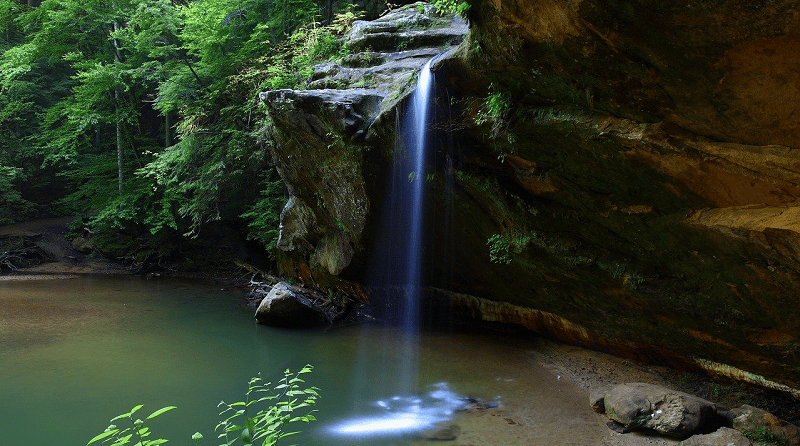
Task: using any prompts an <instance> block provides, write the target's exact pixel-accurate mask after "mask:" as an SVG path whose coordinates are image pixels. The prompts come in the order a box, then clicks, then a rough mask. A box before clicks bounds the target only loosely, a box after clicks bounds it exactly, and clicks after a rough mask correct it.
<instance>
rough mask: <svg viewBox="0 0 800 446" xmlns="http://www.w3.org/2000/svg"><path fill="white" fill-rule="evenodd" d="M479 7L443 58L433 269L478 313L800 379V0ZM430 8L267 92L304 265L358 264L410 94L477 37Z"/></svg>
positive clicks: (359, 30)
mask: <svg viewBox="0 0 800 446" xmlns="http://www.w3.org/2000/svg"><path fill="white" fill-rule="evenodd" d="M471 3H472V7H471V9H470V11H469V12H468V15H469V23H470V28H471V30H470V35H469V37H468V38H467V39H466V40H465V41H464V42H463V43H462V44H461V45H460V46H459V47H458V49H457V50H456V51H452V52H450V53H448V55H447V56H446V57H442V58H441V59H439V60H438V62H437V64H436V65H435V66H434V72H435V75H436V77H437V79H438V80H437V82H439V83H440V84H443V85H446V86H447V93H448V94H449V96H448V97H447V99H448V100H447V101H444V100H442V101H440V102H446V103H447V104H449V105H452V113H451V116H449V117H448V118H447V119H448V121H447V122H440V123H437V124H435V126H437V127H438V128H444V129H446V130H449V132H448V138H449V140H448V142H447V144H442V145H441V146H447V147H446V148H444V149H443V148H441V147H439V148H438V149H437V150H440V151H442V152H447V153H446V157H445V156H444V155H442V156H441V157H440V158H437V160H439V161H441V160H443V159H445V158H446V159H447V160H448V161H447V162H439V161H437V165H435V166H432V170H431V175H430V177H429V178H426V187H427V188H428V189H429V190H428V193H429V197H430V199H429V200H427V201H426V203H428V204H427V207H428V208H427V209H426V213H427V214H428V215H432V216H434V217H431V220H430V222H429V224H428V230H429V239H430V240H431V246H432V248H431V249H427V248H426V251H425V252H426V255H427V257H426V260H425V267H426V271H429V273H427V276H426V285H429V286H430V287H431V289H433V288H437V289H440V290H445V293H444V294H447V295H448V296H461V297H459V298H457V299H456V298H451V299H450V301H451V303H453V302H454V301H457V302H456V303H455V304H454V305H460V306H461V307H463V308H464V310H463V311H464V312H465V313H469V314H470V315H472V316H474V317H478V318H484V319H487V320H495V321H503V322H507V323H514V324H519V325H522V326H525V327H529V328H531V329H532V330H536V331H540V332H544V333H548V334H550V335H552V336H555V337H557V338H561V339H565V340H567V341H573V342H580V343H581V344H582V345H590V346H593V347H596V348H603V349H607V350H610V351H614V352H625V353H627V354H630V355H631V356H634V357H636V358H637V359H640V360H645V361H653V362H658V363H662V364H664V363H667V364H671V365H685V364H687V363H690V364H696V362H695V361H694V360H695V359H696V358H701V359H703V360H708V361H711V362H714V363H719V364H730V365H734V366H736V367H738V368H739V369H742V370H744V371H746V372H753V373H756V374H758V375H763V376H765V377H767V378H771V379H774V380H776V381H779V382H781V383H784V384H789V385H793V386H795V387H800V337H798V333H800V305H798V304H799V303H800V300H798V297H797V296H800V226H798V224H797V218H795V217H797V216H798V211H797V209H799V208H800V206H798V198H800V187H799V186H798V184H800V164H798V162H797V154H796V153H795V152H796V150H797V148H800V125H799V124H798V122H800V121H797V120H796V119H795V118H793V116H796V114H797V113H795V109H796V108H797V107H800V100H798V99H800V90H798V89H797V85H798V84H800V82H797V80H800V79H798V76H800V75H799V74H798V73H800V70H799V69H798V68H800V67H798V64H800V60H798V54H800V50H799V49H798V46H800V44H799V43H798V42H800V38H798V37H797V36H798V35H800V20H799V18H800V16H799V15H800V7H798V6H797V5H796V2H789V1H781V0H776V1H769V2H766V1H765V2H752V1H744V0H723V1H716V2H704V1H689V0H678V1H674V2H647V1H644V0H635V1H630V2H607V1H600V0H562V1H544V0H474V1H471ZM428 8H429V7H428V6H426V5H424V4H420V5H419V6H417V5H411V6H409V7H406V8H405V9H403V10H402V11H395V12H393V13H392V14H390V15H387V16H385V17H383V18H381V19H380V20H377V21H373V22H362V23H358V24H357V26H356V27H355V30H354V32H353V33H351V35H350V36H349V37H348V39H349V42H350V44H351V45H352V46H353V48H359V49H360V50H359V51H360V52H355V53H353V54H351V55H349V56H347V57H345V58H342V59H341V60H336V61H331V62H329V63H326V64H322V65H319V66H317V67H316V68H315V72H314V74H313V75H312V77H311V79H309V83H308V88H307V89H306V90H302V91H274V92H267V93H265V94H263V95H262V100H263V101H264V102H265V104H266V106H267V109H268V113H269V115H270V117H271V119H272V122H273V135H272V136H273V137H272V150H273V155H274V159H275V162H276V165H277V166H278V169H279V172H280V174H281V176H282V178H283V179H284V181H285V182H286V183H287V186H288V189H289V193H290V195H291V199H290V204H289V205H287V208H286V210H285V211H284V214H283V218H282V223H281V225H282V227H281V238H280V241H279V247H280V249H281V250H282V253H283V254H284V255H285V256H288V257H290V260H287V261H284V264H286V265H289V266H287V267H284V271H285V272H287V273H289V274H294V275H296V276H297V277H299V278H300V280H301V281H303V282H304V283H309V284H311V283H317V284H323V283H325V280H322V279H323V278H324V277H323V276H327V277H328V278H331V277H333V278H340V277H345V278H347V279H348V280H354V281H358V280H360V279H362V278H363V271H364V270H365V269H366V266H365V265H366V264H367V263H368V261H369V258H370V254H371V250H373V249H374V248H375V246H374V245H375V244H377V243H379V241H378V240H379V236H380V234H376V233H375V232H374V231H375V229H374V228H375V227H376V226H377V225H376V221H377V220H378V219H379V214H380V211H379V208H380V201H381V199H382V194H383V189H382V186H383V184H384V180H385V178H386V176H387V175H388V172H390V169H389V164H390V161H389V159H390V156H389V154H390V153H391V151H392V150H393V147H394V130H395V129H394V126H395V123H396V121H395V118H396V117H397V116H398V112H397V109H398V104H402V102H401V101H402V99H403V98H404V97H405V96H406V95H407V93H408V91H409V88H410V87H409V85H411V82H412V80H413V78H414V73H415V72H416V71H417V70H418V69H419V67H421V66H422V65H423V64H424V63H425V62H426V61H427V60H429V59H430V58H431V57H433V56H434V55H436V54H439V53H442V52H443V51H445V50H446V49H447V48H448V47H450V45H451V43H453V42H454V41H456V40H458V38H459V37H455V36H459V35H461V34H462V33H463V32H465V31H466V25H465V23H464V22H463V21H459V20H457V19H453V18H452V17H449V18H443V17H439V16H436V15H435V14H429V13H428V12H429V10H428ZM420 9H421V11H420ZM425 27H429V28H428V29H427V30H425V29H424V28H425ZM423 31H424V32H425V33H427V34H426V37H421V33H423ZM432 42H437V43H436V44H433V43H432ZM419 45H422V46H419ZM448 293H449V294H448ZM477 298H480V299H478V300H477V301H476V300H475V299H477ZM458 302H460V303H458ZM744 375H746V376H748V377H750V379H751V380H755V381H760V380H761V377H760V376H756V375H752V374H750V375H748V374H746V373H744Z"/></svg>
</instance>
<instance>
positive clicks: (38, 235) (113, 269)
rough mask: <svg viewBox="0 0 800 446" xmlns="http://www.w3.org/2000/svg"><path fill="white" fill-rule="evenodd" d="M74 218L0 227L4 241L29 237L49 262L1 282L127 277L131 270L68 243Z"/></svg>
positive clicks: (10, 276)
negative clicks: (31, 278) (43, 277)
mask: <svg viewBox="0 0 800 446" xmlns="http://www.w3.org/2000/svg"><path fill="white" fill-rule="evenodd" d="M72 220H73V218H72V217H61V218H50V219H43V220H33V221H28V222H24V223H18V224H15V225H9V226H3V227H0V238H2V237H6V238H13V237H25V238H27V239H30V240H33V242H34V243H35V244H36V246H37V247H38V248H39V249H40V250H41V251H42V252H44V253H45V254H46V255H47V257H48V259H49V261H47V262H45V263H42V264H39V265H35V266H31V267H28V268H20V269H19V270H18V271H17V273H16V274H13V275H0V280H20V279H21V278H24V275H22V273H24V274H125V273H127V272H128V270H127V269H126V268H125V267H124V266H122V265H120V264H117V263H114V262H112V261H110V260H108V259H105V258H103V257H102V256H100V255H99V254H98V253H96V252H92V253H90V254H88V255H87V254H82V253H80V252H78V251H76V250H74V249H73V248H72V244H71V242H70V241H69V240H67V238H66V235H67V233H68V232H69V229H68V227H69V224H70V223H71V222H72Z"/></svg>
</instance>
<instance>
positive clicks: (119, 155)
mask: <svg viewBox="0 0 800 446" xmlns="http://www.w3.org/2000/svg"><path fill="white" fill-rule="evenodd" d="M117 31H119V23H117V21H116V20H114V32H117ZM113 40H114V62H115V63H120V61H121V58H120V55H119V44H118V42H117V39H116V37H115V38H114V39H113ZM114 101H115V104H114V108H115V113H116V121H117V189H118V191H119V196H120V198H122V180H123V178H122V123H120V119H121V118H120V116H119V90H114Z"/></svg>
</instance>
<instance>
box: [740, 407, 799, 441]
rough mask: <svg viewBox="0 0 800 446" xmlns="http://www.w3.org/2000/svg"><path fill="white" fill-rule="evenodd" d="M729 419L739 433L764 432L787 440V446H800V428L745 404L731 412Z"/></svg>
mask: <svg viewBox="0 0 800 446" xmlns="http://www.w3.org/2000/svg"><path fill="white" fill-rule="evenodd" d="M729 417H730V418H731V420H732V421H731V423H732V424H733V428H734V429H736V430H738V431H739V432H742V433H745V432H747V433H752V434H756V435H757V434H758V432H759V431H762V432H764V433H766V434H767V435H770V436H773V437H774V438H776V439H785V440H786V444H787V446H800V428H798V427H797V426H795V425H793V424H791V423H789V422H786V421H784V420H781V419H780V418H778V417H776V416H775V415H772V414H771V413H769V412H767V411H765V410H761V409H759V408H757V407H753V406H748V405H746V404H745V405H743V406H742V407H737V408H736V409H733V410H731V412H730V415H729Z"/></svg>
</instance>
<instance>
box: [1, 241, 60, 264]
mask: <svg viewBox="0 0 800 446" xmlns="http://www.w3.org/2000/svg"><path fill="white" fill-rule="evenodd" d="M37 237H38V235H32V236H31V235H15V236H8V235H3V236H0V270H3V269H7V270H9V271H16V270H17V269H18V268H24V267H28V266H32V265H37V264H40V263H43V262H45V261H47V260H49V259H50V258H49V256H48V255H47V254H46V253H45V252H44V251H42V249H41V248H39V246H37V245H36V243H35V239H36V238H37Z"/></svg>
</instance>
